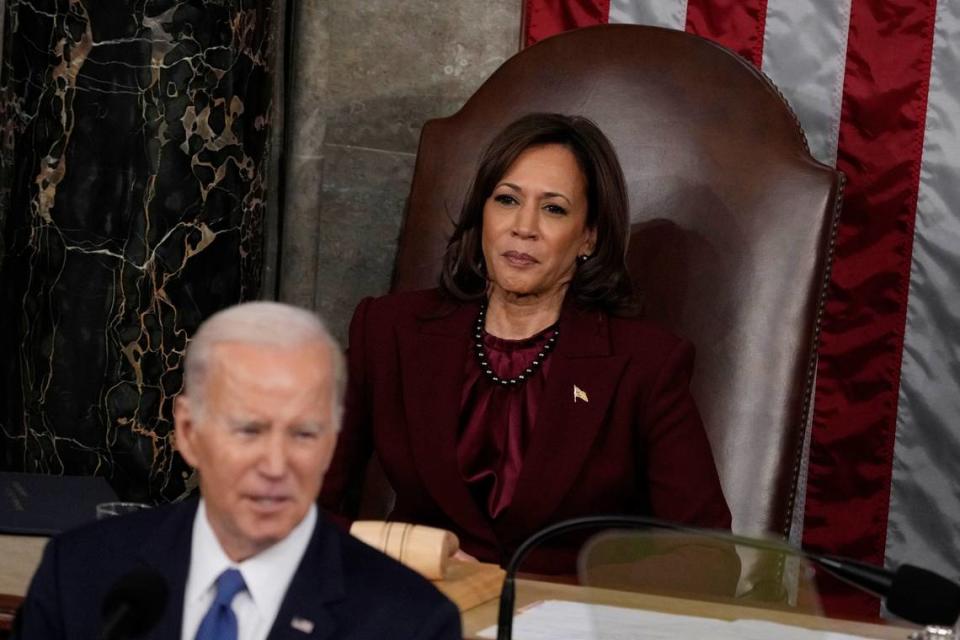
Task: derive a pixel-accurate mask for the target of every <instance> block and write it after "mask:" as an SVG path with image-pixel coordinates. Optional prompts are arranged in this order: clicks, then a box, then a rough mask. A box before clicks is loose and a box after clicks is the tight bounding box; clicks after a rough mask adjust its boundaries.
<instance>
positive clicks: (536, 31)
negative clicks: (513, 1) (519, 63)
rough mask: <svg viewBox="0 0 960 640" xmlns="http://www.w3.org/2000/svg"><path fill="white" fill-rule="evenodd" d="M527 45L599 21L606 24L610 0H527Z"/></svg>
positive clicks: (525, 33) (525, 26) (525, 36)
mask: <svg viewBox="0 0 960 640" xmlns="http://www.w3.org/2000/svg"><path fill="white" fill-rule="evenodd" d="M524 9H525V10H524V14H523V17H524V21H525V22H524V25H523V27H522V32H521V33H523V34H524V35H523V36H522V37H524V38H525V40H524V46H527V47H529V46H530V45H532V44H534V43H536V42H539V41H540V40H543V39H544V38H549V37H550V36H552V35H555V34H558V33H562V32H564V31H569V30H570V29H576V28H577V27H590V26H593V25H595V24H606V23H607V21H608V19H609V16H610V0H525V6H524Z"/></svg>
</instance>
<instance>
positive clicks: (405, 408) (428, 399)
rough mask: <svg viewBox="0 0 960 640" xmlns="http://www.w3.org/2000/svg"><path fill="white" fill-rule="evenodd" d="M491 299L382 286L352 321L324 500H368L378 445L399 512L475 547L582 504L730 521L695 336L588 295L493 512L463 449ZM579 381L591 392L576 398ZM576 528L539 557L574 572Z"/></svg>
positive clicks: (338, 504) (506, 544) (568, 325)
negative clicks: (366, 484)
mask: <svg viewBox="0 0 960 640" xmlns="http://www.w3.org/2000/svg"><path fill="white" fill-rule="evenodd" d="M478 312H479V307H478V305H477V304H461V305H455V304H452V303H449V302H445V301H443V300H442V299H441V298H440V295H439V293H438V292H437V291H435V290H432V291H419V292H411V293H400V294H393V295H388V296H384V297H382V298H377V299H372V298H367V299H366V300H364V301H363V302H361V303H360V305H359V306H358V307H357V311H356V313H355V314H354V318H353V322H352V323H351V326H350V347H349V352H348V361H349V368H350V380H349V387H348V391H347V401H346V412H345V415H344V426H343V429H342V431H341V434H340V437H339V440H338V444H337V450H336V452H335V454H334V458H333V462H332V464H331V467H330V469H329V470H328V472H327V476H326V478H325V480H324V486H323V490H322V491H321V495H320V501H321V504H322V505H323V506H324V507H326V508H327V509H328V510H330V511H331V512H333V513H335V514H338V515H341V516H345V517H347V518H350V517H354V516H355V512H354V509H355V506H356V505H355V500H352V499H351V498H352V496H355V494H356V493H357V487H358V486H359V485H360V484H362V480H363V478H362V474H363V470H364V468H365V464H364V462H365V461H366V460H367V459H368V458H369V457H370V455H371V453H372V452H373V451H374V450H376V452H377V455H378V456H379V458H380V462H381V464H382V465H383V468H384V471H385V472H386V475H387V477H388V479H389V480H390V482H391V484H392V486H393V488H394V490H395V491H396V494H397V498H396V506H395V508H394V511H393V513H392V514H391V519H394V520H399V521H407V522H416V523H422V524H428V525H433V526H437V527H442V528H446V529H450V530H452V531H453V532H454V533H456V534H457V535H458V536H459V537H460V541H461V546H462V548H463V549H464V550H465V551H466V552H467V553H470V554H472V555H474V556H476V557H478V558H479V559H481V560H484V561H487V562H490V561H492V562H501V563H503V562H505V561H506V560H507V559H509V557H510V554H512V552H513V551H514V550H515V549H516V548H517V546H519V545H520V543H521V542H522V541H523V540H525V539H526V538H527V537H529V536H530V535H531V534H533V533H535V532H536V531H537V530H539V529H541V528H543V527H544V526H546V525H548V524H551V523H553V522H557V521H559V520H563V519H565V518H572V517H577V516H583V515H591V514H600V513H631V514H645V515H654V516H656V517H659V518H663V519H665V520H670V521H673V522H679V523H683V524H688V525H693V526H700V527H712V528H721V529H729V527H730V513H729V511H728V509H727V505H726V501H725V500H724V497H723V492H722V491H721V488H720V482H719V479H718V477H717V471H716V467H715V465H714V462H713V456H712V453H711V451H710V445H709V443H708V442H707V438H706V434H705V432H704V429H703V424H702V423H701V421H700V416H699V413H698V412H697V408H696V405H695V404H694V402H693V398H692V396H691V395H690V388H689V383H690V376H691V373H692V370H693V348H692V347H691V345H690V344H689V343H687V342H685V341H684V340H681V339H680V338H678V337H676V336H674V335H672V334H670V333H669V332H667V331H664V330H663V329H660V328H657V327H656V326H654V325H652V324H651V323H649V322H645V321H642V320H638V319H631V318H619V317H613V316H610V315H608V314H606V313H602V312H599V311H588V310H584V309H580V308H578V307H576V306H575V305H574V304H572V303H570V302H569V301H568V302H567V303H565V304H564V307H563V309H562V311H561V314H560V321H559V322H560V324H559V327H560V337H559V339H558V341H557V346H556V349H555V350H554V351H553V353H551V354H550V356H549V357H550V358H551V360H552V361H551V363H550V373H549V376H548V377H547V380H546V386H545V387H544V391H543V398H542V399H541V400H540V410H539V413H538V416H537V420H536V424H535V425H534V429H533V433H532V435H531V439H530V442H529V444H528V446H527V449H526V453H525V457H524V460H523V468H522V470H521V472H520V476H519V479H518V480H517V486H516V491H515V493H514V496H513V499H512V502H511V504H510V505H509V506H508V507H507V508H506V509H504V511H503V512H502V513H501V514H499V516H498V517H497V518H496V519H491V518H490V517H489V516H488V515H487V513H486V512H485V511H484V509H483V507H482V505H479V504H478V503H477V501H476V500H475V499H474V498H473V496H472V495H471V494H470V492H469V489H468V487H467V485H466V483H465V482H464V480H463V477H462V475H461V473H460V469H459V467H458V462H457V457H456V443H457V437H458V425H459V418H460V416H459V411H460V406H459V403H460V398H461V392H462V389H463V384H464V379H465V376H466V362H465V359H466V358H471V357H473V355H472V352H471V350H470V346H471V340H472V335H473V328H474V323H475V322H476V319H477V314H478ZM574 386H576V387H578V388H579V389H581V390H582V391H584V392H585V393H586V394H587V396H588V400H589V401H588V402H584V401H583V400H582V398H575V396H574ZM576 546H577V544H576V542H575V541H574V544H573V545H568V546H567V548H566V549H557V551H558V552H559V551H564V553H561V554H558V555H557V556H556V557H552V558H551V557H549V556H548V555H543V556H542V561H537V560H536V558H535V557H531V559H530V562H529V563H527V564H525V567H526V568H527V569H528V570H532V571H539V572H557V573H564V572H567V571H569V570H570V567H571V565H570V560H571V558H570V555H571V554H573V555H575V553H576Z"/></svg>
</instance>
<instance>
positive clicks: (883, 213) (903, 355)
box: [523, 0, 960, 613]
mask: <svg viewBox="0 0 960 640" xmlns="http://www.w3.org/2000/svg"><path fill="white" fill-rule="evenodd" d="M604 23H629V24H647V25H656V26H661V27H667V28H673V29H680V30H685V31H687V32H690V33H694V34H697V35H700V36H703V37H706V38H709V39H711V40H714V41H716V42H719V43H720V44H722V45H724V46H726V47H728V48H729V49H732V50H733V51H735V52H737V53H739V54H740V55H742V56H744V57H745V58H747V59H748V60H750V61H751V62H752V63H753V64H755V65H756V66H757V67H759V68H760V69H762V70H763V72H764V73H765V74H766V75H767V76H769V77H770V78H771V79H772V80H773V82H774V83H776V85H777V86H778V87H779V88H780V89H781V91H782V92H783V93H784V95H785V96H786V98H787V100H788V101H789V102H790V104H791V106H792V107H793V109H794V110H795V111H796V112H797V114H798V116H799V117H800V120H801V122H802V124H803V127H804V130H805V131H806V133H807V137H808V140H809V143H810V148H811V152H812V153H813V155H814V157H816V158H817V159H818V160H820V161H821V162H824V163H826V164H829V165H832V166H835V167H837V168H838V169H840V170H841V171H843V172H844V173H845V174H846V175H847V178H848V184H847V188H846V191H845V195H844V208H843V215H842V217H841V228H840V232H839V237H838V247H837V253H836V259H835V262H834V266H833V275H832V282H831V288H830V292H829V297H828V302H827V309H826V312H827V313H826V318H825V321H824V324H823V329H822V341H821V346H820V351H819V367H818V372H817V386H816V397H815V402H814V413H813V429H812V432H811V440H810V455H809V461H808V462H809V465H808V474H807V484H806V503H805V508H804V512H803V513H804V521H803V530H802V531H803V534H802V538H803V543H804V545H805V546H808V547H811V548H816V549H819V550H824V551H829V552H832V553H836V554H841V555H845V556H848V557H853V558H859V559H862V560H866V561H869V562H873V563H875V564H886V565H888V566H891V565H893V566H895V565H898V564H900V563H902V562H910V563H913V564H918V565H921V566H925V567H928V568H932V569H934V570H937V571H939V572H941V573H943V574H945V575H947V576H948V577H951V578H953V579H957V578H958V577H960V295H958V293H960V292H958V286H960V0H939V1H937V0H525V3H524V26H523V37H524V39H525V42H526V44H528V45H529V44H533V43H535V42H537V41H538V40H541V39H543V38H546V37H548V36H550V35H553V34H555V33H559V32H561V31H565V30H568V29H573V28H576V27H582V26H589V25H594V24H604ZM840 606H842V607H843V608H845V609H846V610H847V611H848V612H851V613H853V612H860V613H870V612H871V611H870V609H871V608H872V609H873V612H874V613H875V608H876V605H875V604H873V603H872V601H870V600H867V599H864V600H862V601H861V600H858V599H851V600H849V601H847V602H845V603H843V604H841V605H840Z"/></svg>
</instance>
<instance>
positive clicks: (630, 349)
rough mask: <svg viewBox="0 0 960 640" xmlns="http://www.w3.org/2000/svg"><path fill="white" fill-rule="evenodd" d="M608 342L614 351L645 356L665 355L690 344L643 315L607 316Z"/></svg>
mask: <svg viewBox="0 0 960 640" xmlns="http://www.w3.org/2000/svg"><path fill="white" fill-rule="evenodd" d="M608 321H609V326H610V342H611V344H612V346H613V348H614V350H615V351H617V352H620V353H632V354H638V355H645V356H648V357H649V356H654V355H658V356H660V357H666V356H668V355H670V354H671V353H673V352H674V351H676V350H678V349H692V348H693V347H692V345H691V344H690V342H689V341H687V340H686V339H685V338H683V337H682V336H680V335H678V334H677V333H675V332H674V331H672V330H671V329H669V328H667V327H665V326H664V325H662V324H660V323H658V322H655V321H653V320H649V319H647V318H644V317H643V316H629V317H624V316H615V315H611V316H608Z"/></svg>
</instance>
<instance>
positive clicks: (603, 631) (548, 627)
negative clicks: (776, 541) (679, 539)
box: [479, 600, 863, 640]
mask: <svg viewBox="0 0 960 640" xmlns="http://www.w3.org/2000/svg"><path fill="white" fill-rule="evenodd" d="M479 636H480V637H481V638H496V637H497V628H496V627H495V626H493V627H489V628H487V629H484V630H483V631H481V632H480V634H479ZM513 637H514V638H515V640H556V639H557V638H563V639H564V640H637V639H642V640H676V639H677V638H697V639H699V638H712V639H714V640H768V639H770V638H776V639H777V640H863V637H862V636H851V635H847V634H843V633H832V632H827V631H813V630H810V629H804V628H802V627H793V626H789V625H785V624H778V623H775V622H764V621H761V620H734V621H732V622H730V621H726V620H717V619H714V618H701V617H699V616H684V615H677V614H672V613H659V612H656V611H645V610H641V609H627V608H623V607H611V606H607V605H598V604H586V603H583V602H566V601H564V600H544V601H543V602H538V603H536V604H533V605H531V606H529V607H527V608H526V609H524V610H523V611H522V612H520V613H519V614H517V615H516V616H514V618H513Z"/></svg>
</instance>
